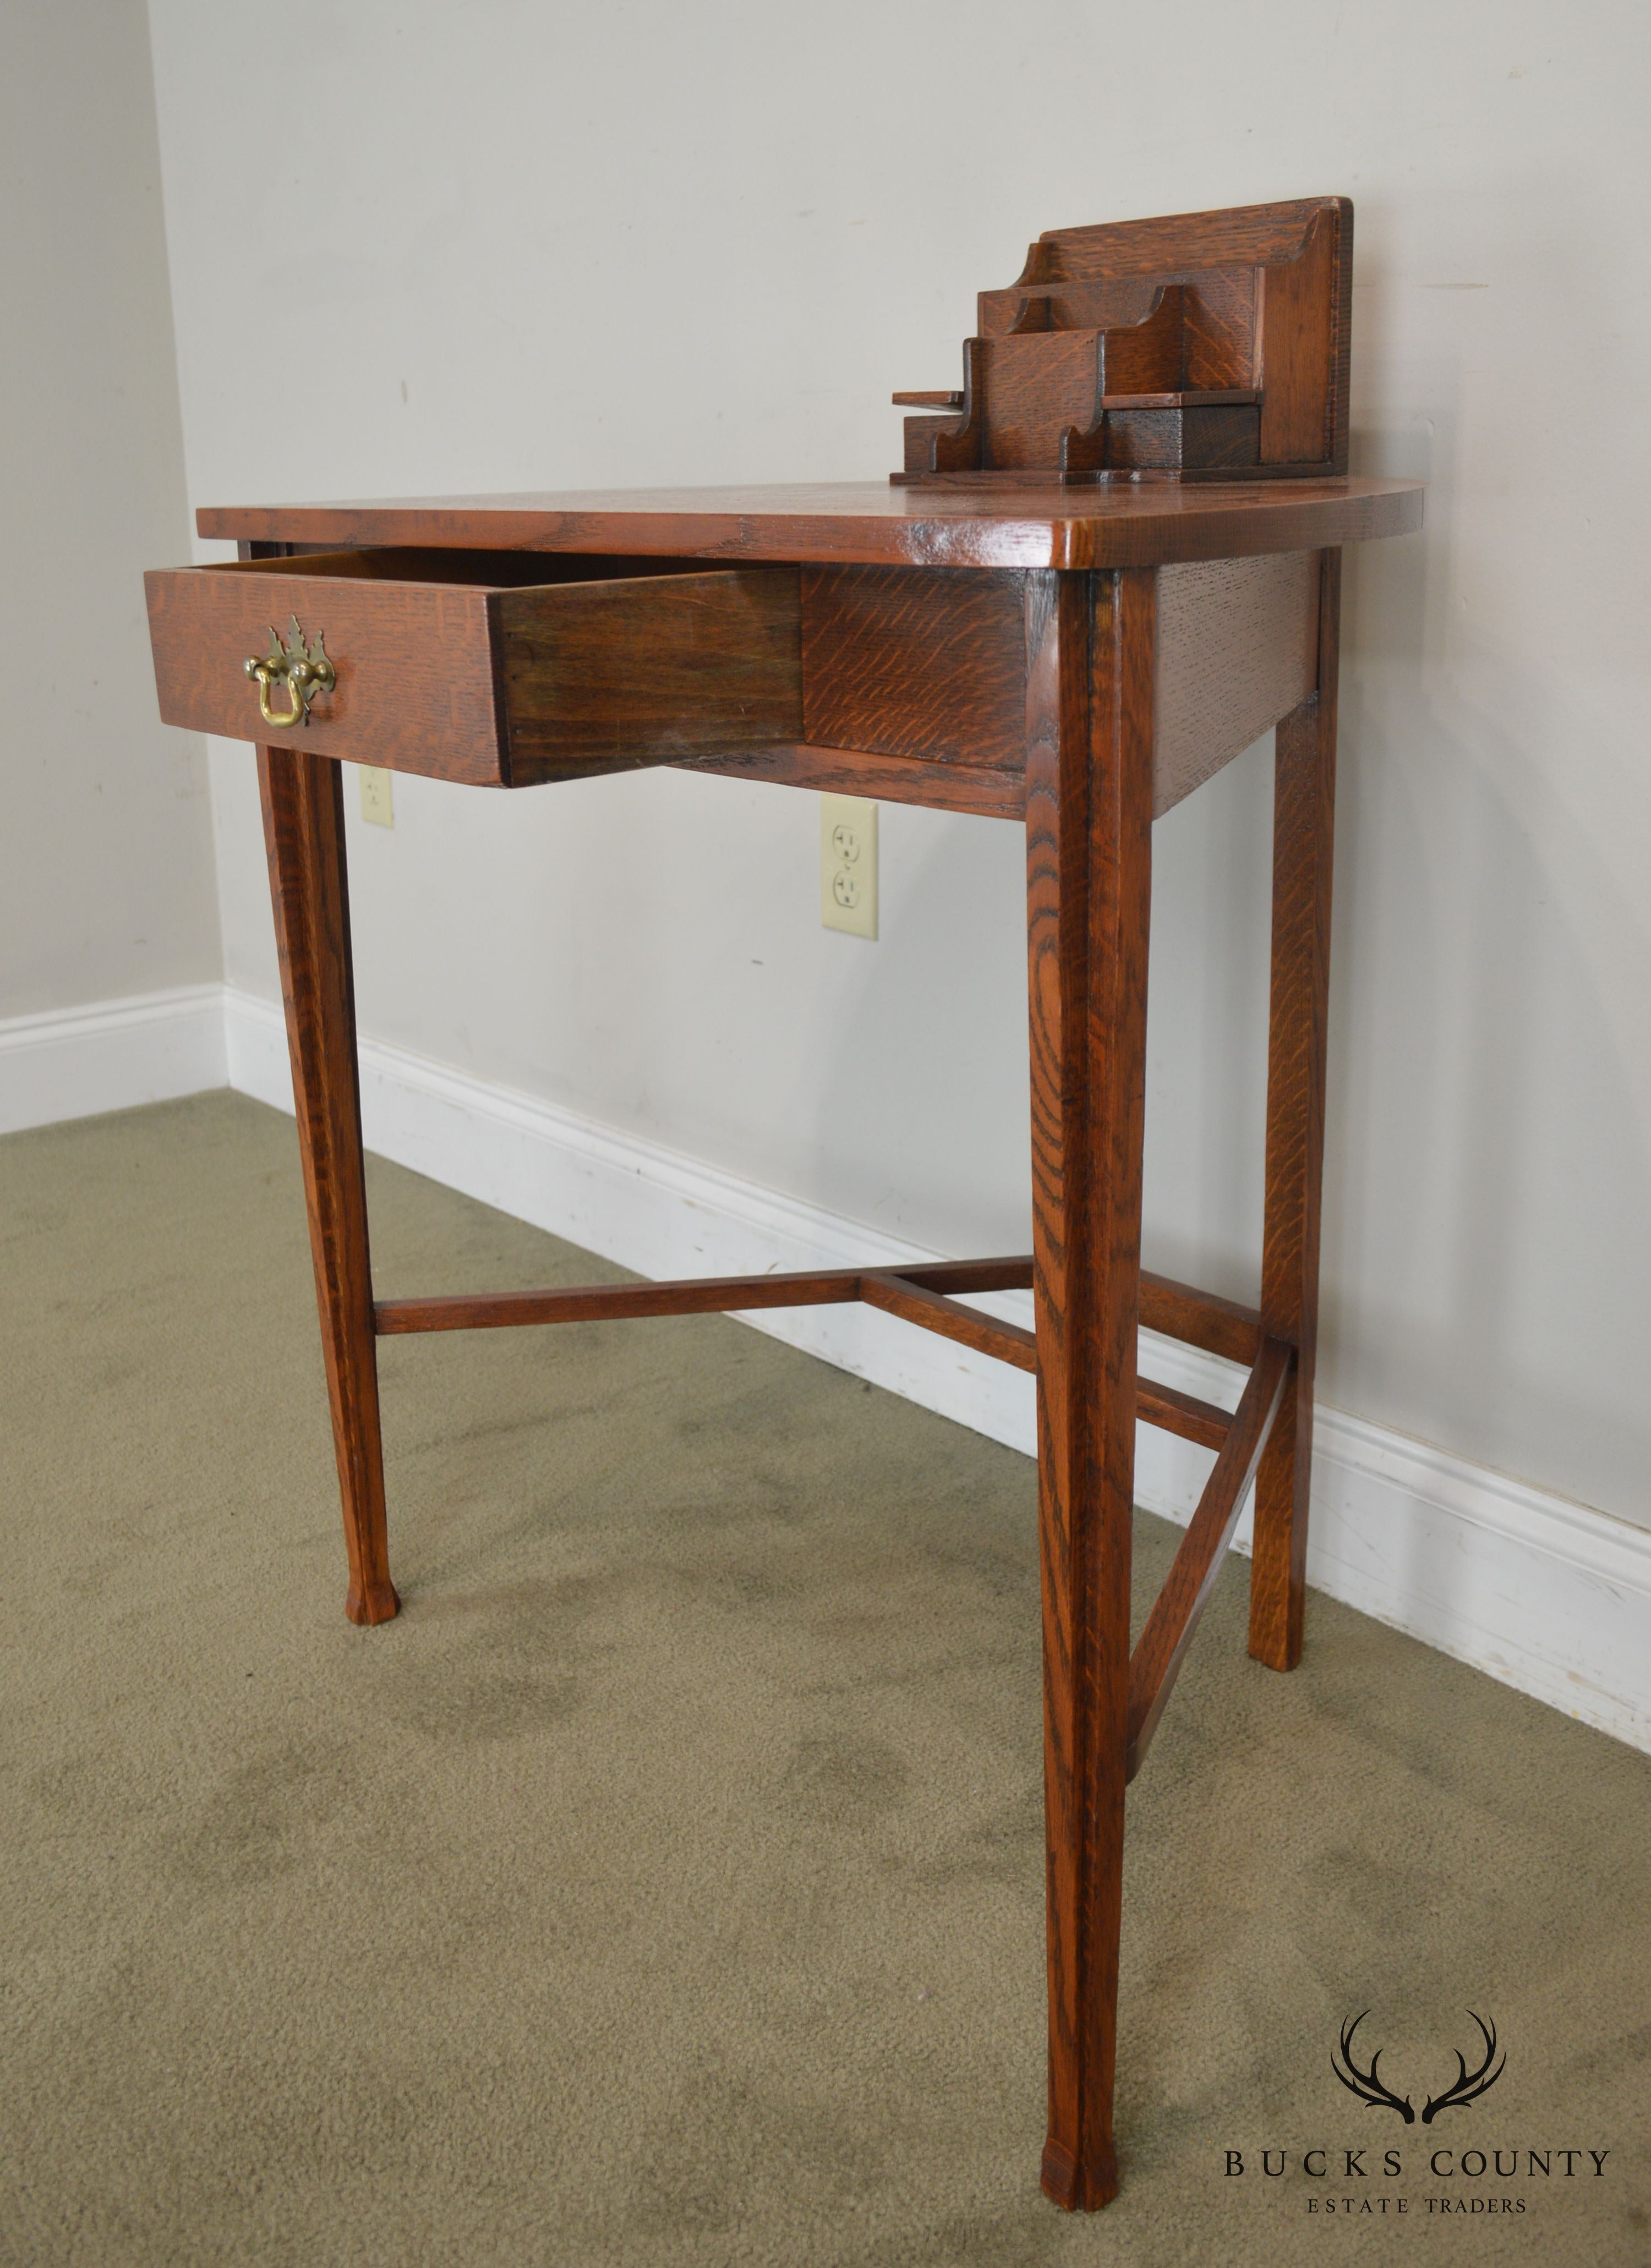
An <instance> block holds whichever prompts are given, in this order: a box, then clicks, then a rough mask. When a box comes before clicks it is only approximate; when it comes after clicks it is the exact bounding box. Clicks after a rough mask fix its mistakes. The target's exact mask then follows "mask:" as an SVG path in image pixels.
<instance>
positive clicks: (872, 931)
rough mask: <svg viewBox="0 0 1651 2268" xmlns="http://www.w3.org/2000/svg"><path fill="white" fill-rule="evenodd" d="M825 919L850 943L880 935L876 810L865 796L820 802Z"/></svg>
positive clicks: (835, 797) (829, 797) (834, 797)
mask: <svg viewBox="0 0 1651 2268" xmlns="http://www.w3.org/2000/svg"><path fill="white" fill-rule="evenodd" d="M820 918H821V920H822V922H823V923H824V924H825V926H826V927H827V928H828V929H840V930H845V931H846V932H848V934H849V935H850V936H851V937H869V938H874V937H875V936H876V934H877V806H876V805H875V804H874V803H868V802H866V799H865V798H864V797H862V796H858V795H822V797H821V799H820Z"/></svg>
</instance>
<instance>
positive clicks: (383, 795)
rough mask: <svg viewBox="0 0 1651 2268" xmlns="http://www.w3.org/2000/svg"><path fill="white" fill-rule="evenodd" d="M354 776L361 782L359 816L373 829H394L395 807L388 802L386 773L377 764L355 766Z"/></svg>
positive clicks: (388, 791)
mask: <svg viewBox="0 0 1651 2268" xmlns="http://www.w3.org/2000/svg"><path fill="white" fill-rule="evenodd" d="M356 776H357V778H358V779H359V780H360V782H361V816H362V817H363V818H364V819H370V820H371V821H372V824H373V825H374V826H375V827H394V824H395V806H394V804H393V803H392V802H391V800H390V775H389V774H388V772H387V771H382V770H380V768H379V766H378V765H377V764H357V766H356Z"/></svg>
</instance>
